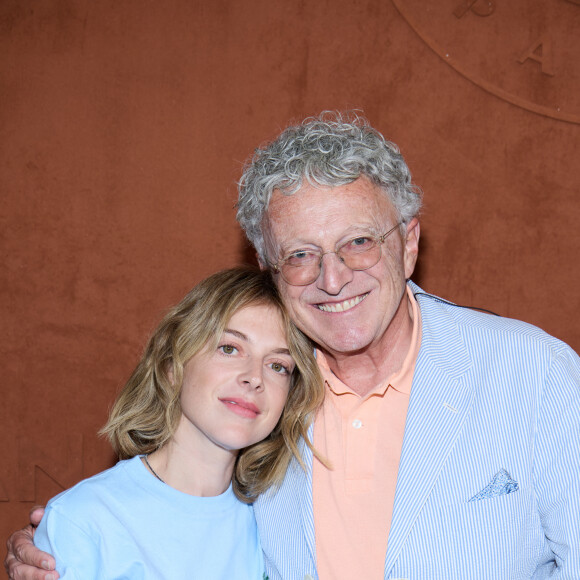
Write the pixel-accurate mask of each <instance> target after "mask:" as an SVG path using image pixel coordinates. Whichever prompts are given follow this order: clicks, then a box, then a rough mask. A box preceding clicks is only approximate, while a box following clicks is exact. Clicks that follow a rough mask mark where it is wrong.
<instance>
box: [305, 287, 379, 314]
mask: <svg viewBox="0 0 580 580" xmlns="http://www.w3.org/2000/svg"><path fill="white" fill-rule="evenodd" d="M368 295H369V292H367V293H366V294H360V295H359V296H355V297H354V298H349V299H348V300H343V301H342V302H321V303H320V304H316V308H318V309H319V310H322V311H324V312H346V311H347V310H350V309H351V308H354V307H355V306H356V305H357V304H360V303H361V302H362V301H363V300H364V299H365V298H366V297H367V296H368Z"/></svg>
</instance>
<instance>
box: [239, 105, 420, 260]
mask: <svg viewBox="0 0 580 580" xmlns="http://www.w3.org/2000/svg"><path fill="white" fill-rule="evenodd" d="M361 176H365V177H367V178H368V179H370V180H371V181H372V182H373V183H375V184H376V185H378V186H379V187H381V189H382V190H383V191H384V192H385V194H386V195H388V197H389V199H390V201H391V203H392V204H393V205H394V207H395V209H396V210H397V212H398V214H399V215H398V217H399V220H400V221H401V222H403V224H405V223H407V222H409V221H410V220H411V219H412V218H413V217H414V216H416V215H417V214H418V213H419V210H420V208H421V197H422V194H421V190H420V189H419V188H418V187H416V186H415V185H413V184H412V183H411V174H410V172H409V168H408V167H407V164H406V163H405V161H404V159H403V157H402V155H401V154H400V153H399V149H398V148H397V146H396V145H395V144H394V143H391V142H389V141H386V140H385V138H384V137H383V136H382V135H381V134H380V133H379V132H378V131H376V130H375V129H373V128H372V127H371V126H370V125H369V122H368V121H367V120H366V119H365V118H364V117H362V116H360V115H358V114H357V113H356V112H349V113H340V112H332V111H325V112H323V113H321V114H320V115H318V116H317V117H309V118H307V119H305V120H304V121H303V122H302V123H301V124H300V125H295V126H292V127H288V129H286V130H285V131H283V132H282V134H281V135H280V136H279V137H278V138H277V139H276V140H275V141H272V142H271V143H267V144H266V145H264V146H262V147H261V148H259V149H256V151H255V153H254V156H253V157H252V159H251V160H250V161H249V162H248V163H247V164H246V166H245V168H244V172H243V174H242V177H241V179H240V181H239V184H238V185H239V199H238V205H237V208H238V213H237V219H238V221H239V222H240V225H241V226H242V228H243V229H244V231H245V232H246V236H247V237H248V239H249V240H250V242H251V243H252V245H253V246H254V247H255V248H256V251H257V252H258V255H259V257H260V258H261V259H262V260H263V261H264V263H266V261H267V260H266V255H265V249H264V235H263V232H262V221H263V218H264V213H265V212H266V211H267V209H268V204H269V203H270V198H271V197H272V192H273V191H274V190H275V189H278V190H280V191H281V192H282V193H284V194H285V195H292V194H293V193H296V192H297V191H298V190H299V189H300V188H301V187H302V183H303V180H304V179H306V180H307V182H308V183H309V184H310V185H313V186H316V185H320V186H330V187H336V186H339V185H346V184H347V183H351V182H353V181H355V180H356V179H358V178H359V177H361ZM402 227H404V226H402Z"/></svg>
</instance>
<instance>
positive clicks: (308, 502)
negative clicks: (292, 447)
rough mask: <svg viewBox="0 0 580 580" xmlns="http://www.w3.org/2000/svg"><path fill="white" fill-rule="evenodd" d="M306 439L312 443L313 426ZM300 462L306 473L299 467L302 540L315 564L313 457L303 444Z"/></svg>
mask: <svg viewBox="0 0 580 580" xmlns="http://www.w3.org/2000/svg"><path fill="white" fill-rule="evenodd" d="M308 437H309V439H310V441H312V439H313V437H314V425H311V426H310V428H309V429H308ZM302 461H304V465H305V467H306V473H304V471H303V470H302V468H301V467H299V469H300V471H301V474H302V477H303V481H302V485H300V486H299V488H298V489H300V492H299V493H300V510H301V513H302V518H301V521H302V530H303V532H304V539H305V541H306V544H307V546H308V550H309V552H310V556H311V558H312V561H313V562H316V540H315V535H314V510H313V505H314V502H313V498H312V462H313V455H312V451H310V449H309V448H308V446H307V445H306V444H305V443H304V442H303V451H302Z"/></svg>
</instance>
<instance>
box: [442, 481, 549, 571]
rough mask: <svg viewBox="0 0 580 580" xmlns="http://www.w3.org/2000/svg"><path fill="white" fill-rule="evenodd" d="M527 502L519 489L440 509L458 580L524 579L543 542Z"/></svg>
mask: <svg viewBox="0 0 580 580" xmlns="http://www.w3.org/2000/svg"><path fill="white" fill-rule="evenodd" d="M534 506H535V504H534V501H533V497H532V496H531V494H529V493H525V492H524V491H523V490H522V489H520V490H518V491H516V492H513V493H509V494H506V495H500V496H496V497H490V498H485V499H481V500H477V501H471V502H464V503H459V504H453V505H445V506H443V507H441V508H440V512H441V518H442V529H443V530H444V534H445V544H446V545H447V549H448V550H449V552H450V553H449V557H450V559H452V560H453V559H455V561H456V562H458V564H457V566H458V567H460V568H462V570H458V573H459V574H458V577H459V576H460V574H463V575H464V576H465V577H469V578H479V577H481V578H489V579H490V580H491V579H495V578H498V579H499V578H501V579H502V580H504V579H506V578H510V580H516V579H520V578H521V579H522V580H523V579H524V578H528V579H529V578H530V577H531V576H532V574H533V572H534V569H535V560H536V558H537V556H538V553H539V552H540V551H541V550H542V547H543V543H544V541H545V539H544V535H543V532H542V528H541V525H540V521H539V517H538V515H537V513H536V510H535V507H534Z"/></svg>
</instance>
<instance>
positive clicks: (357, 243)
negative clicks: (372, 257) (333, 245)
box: [340, 236, 375, 253]
mask: <svg viewBox="0 0 580 580" xmlns="http://www.w3.org/2000/svg"><path fill="white" fill-rule="evenodd" d="M374 245H375V240H373V238H368V237H365V236H361V237H359V238H353V239H352V240H350V241H348V242H346V244H344V246H342V247H341V248H340V250H341V251H342V252H346V253H349V252H364V251H365V250H370V249H371V248H372V247H373V246H374Z"/></svg>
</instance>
